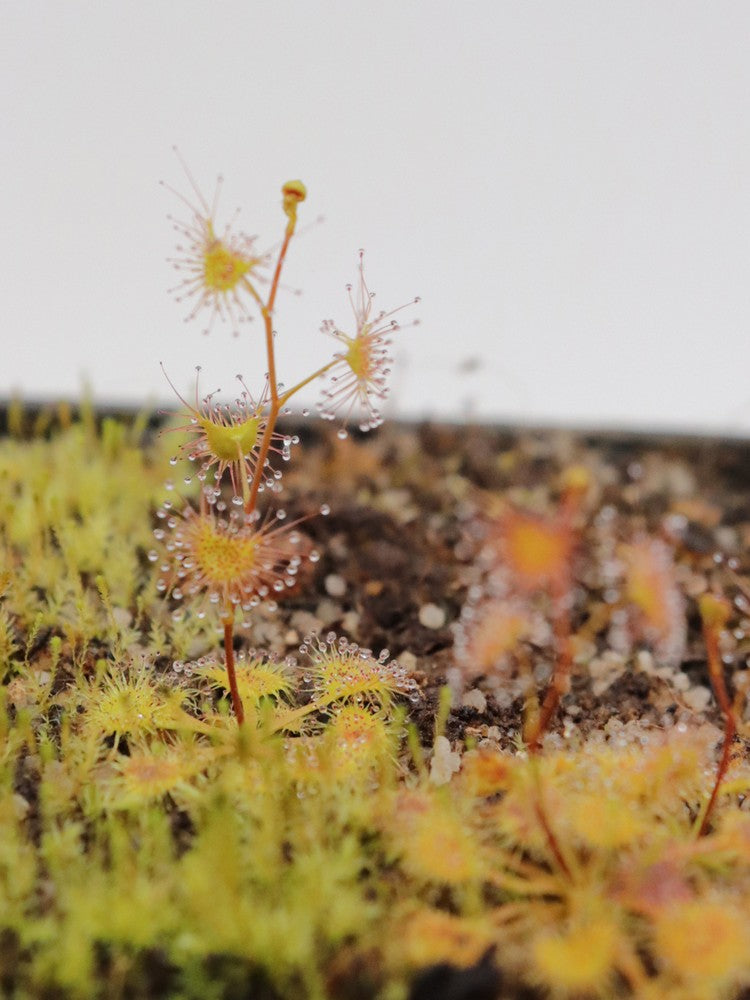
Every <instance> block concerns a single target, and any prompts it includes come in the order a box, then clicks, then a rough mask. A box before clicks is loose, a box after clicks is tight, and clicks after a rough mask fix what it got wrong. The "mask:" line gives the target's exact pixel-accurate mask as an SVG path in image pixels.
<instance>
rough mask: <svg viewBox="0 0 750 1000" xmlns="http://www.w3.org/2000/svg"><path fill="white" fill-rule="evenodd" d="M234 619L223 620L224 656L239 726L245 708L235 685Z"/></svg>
mask: <svg viewBox="0 0 750 1000" xmlns="http://www.w3.org/2000/svg"><path fill="white" fill-rule="evenodd" d="M233 639H234V620H233V619H225V620H224V658H225V662H226V666H227V677H228V678H229V693H230V694H231V696H232V708H233V709H234V714H235V716H236V718H237V722H238V724H239V725H240V726H241V725H242V723H243V722H244V721H245V709H244V708H243V706H242V699H241V698H240V691H239V688H238V687H237V674H236V672H235V669H234V646H233V644H232V643H233Z"/></svg>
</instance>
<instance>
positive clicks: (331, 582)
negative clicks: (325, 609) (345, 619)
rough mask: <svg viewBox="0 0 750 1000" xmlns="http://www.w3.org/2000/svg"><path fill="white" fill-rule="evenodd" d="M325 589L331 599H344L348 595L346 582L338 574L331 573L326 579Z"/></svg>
mask: <svg viewBox="0 0 750 1000" xmlns="http://www.w3.org/2000/svg"><path fill="white" fill-rule="evenodd" d="M325 588H326V593H327V594H328V595H329V597H343V596H344V594H345V593H346V580H345V579H344V578H343V576H339V575H338V573H329V574H328V576H327V577H326V579H325Z"/></svg>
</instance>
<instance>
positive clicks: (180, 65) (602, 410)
mask: <svg viewBox="0 0 750 1000" xmlns="http://www.w3.org/2000/svg"><path fill="white" fill-rule="evenodd" d="M1 8H2V25H3V26H2V36H1V37H0V95H2V96H1V97H0V101H2V140H1V142H2V158H1V160H0V181H1V183H0V192H1V195H0V197H1V199H2V201H1V207H2V226H3V239H2V241H0V255H1V256H0V273H1V274H2V287H3V295H2V327H1V330H2V332H1V333H0V351H1V352H2V354H1V356H2V362H1V364H0V397H7V396H8V395H9V394H10V393H11V392H13V391H20V392H21V393H22V394H23V395H24V396H25V397H26V398H27V399H39V398H50V397H55V398H58V397H60V396H68V397H72V398H77V397H78V396H79V395H80V392H81V389H82V385H83V382H84V380H87V381H88V382H89V383H90V384H91V386H92V387H93V391H94V396H95V399H96V400H97V401H98V402H101V403H110V402H112V403H119V402H128V403H131V404H135V405H141V404H144V403H146V402H149V401H151V402H153V403H154V404H155V405H159V404H162V405H163V404H164V403H168V402H170V401H171V399H172V397H171V392H170V390H169V387H168V386H167V385H166V383H165V381H164V379H163V377H162V374H161V371H160V369H159V365H158V363H159V361H160V360H163V361H164V363H165V365H166V367H167V370H168V371H169V373H170V375H171V377H172V378H173V380H174V381H175V383H176V384H177V385H178V386H179V387H180V388H181V389H184V390H185V391H188V387H189V386H191V384H192V378H193V374H192V373H193V368H194V366H195V365H197V364H200V365H202V366H203V369H204V376H203V383H202V385H203V388H205V389H206V390H209V389H212V388H215V387H216V386H222V387H225V388H226V389H227V390H230V389H232V381H233V376H234V374H235V373H237V372H242V373H243V374H244V375H245V376H246V378H247V380H248V382H249V384H250V385H251V387H253V386H255V385H258V383H259V379H258V376H261V378H262V373H263V371H264V362H263V356H262V352H261V351H260V350H259V343H260V337H259V334H260V326H259V325H257V326H255V327H254V328H253V327H251V328H247V329H246V330H245V331H244V333H243V335H242V337H241V338H240V339H239V340H234V339H233V338H232V337H231V336H230V333H229V330H228V329H227V328H222V327H216V328H215V329H214V331H213V332H212V334H211V336H210V338H206V337H203V336H202V335H201V333H200V325H198V324H192V325H191V324H188V325H185V324H184V323H183V321H182V316H183V314H184V312H185V309H184V307H180V306H178V305H176V304H175V303H174V302H173V301H172V300H170V299H169V297H168V295H167V294H166V289H167V288H168V287H169V285H170V284H171V283H172V282H173V276H172V274H171V272H170V270H169V267H168V265H167V263H166V262H165V258H166V257H167V256H169V255H170V253H171V252H172V238H173V234H172V232H171V230H170V228H169V224H168V223H167V221H166V218H165V217H166V214H167V213H168V212H170V211H175V210H176V209H177V207H178V206H177V205H176V203H175V200H174V199H173V198H171V197H170V195H169V194H168V192H166V191H165V190H164V189H163V188H160V187H159V185H158V181H159V179H162V178H163V179H164V180H166V181H167V182H168V183H170V184H172V185H174V186H175V187H177V188H179V189H180V190H185V191H187V184H186V181H185V178H184V175H183V174H182V172H181V168H180V165H179V163H178V161H177V160H176V158H175V157H174V155H173V153H172V152H171V147H172V145H173V144H177V145H178V146H179V147H180V149H181V150H182V152H183V154H184V156H185V158H186V159H187V161H188V162H189V163H190V166H191V168H192V170H193V172H194V174H195V175H196V177H197V178H198V180H199V183H200V184H201V186H202V188H203V189H204V191H205V193H206V194H207V196H211V195H212V193H213V187H214V182H215V177H216V175H217V174H218V173H219V172H221V173H222V174H223V175H224V176H225V178H226V183H225V186H224V193H223V196H222V203H221V204H222V209H221V211H220V213H219V221H222V220H226V219H228V218H230V217H231V214H232V212H233V211H234V209H235V208H236V207H237V206H238V205H241V206H242V214H241V216H240V225H241V227H242V228H244V229H245V230H246V231H247V232H249V233H253V234H255V233H257V234H258V235H259V243H260V246H263V247H264V246H268V245H271V244H273V243H274V242H275V241H276V240H277V239H278V238H279V236H280V234H281V231H282V227H283V223H284V219H283V216H282V214H281V211H280V208H279V188H280V185H281V184H282V183H283V182H284V181H285V180H287V179H289V178H293V177H300V178H302V179H303V180H304V181H305V183H306V184H307V186H308V190H309V199H308V201H307V203H306V204H305V206H304V207H303V211H302V216H301V217H302V219H303V220H309V221H313V220H314V219H315V218H316V217H317V216H318V215H323V216H324V217H325V221H324V222H323V223H322V224H319V225H316V226H313V227H312V228H310V229H309V230H308V231H307V232H306V233H305V234H304V235H302V236H301V238H299V240H297V241H296V243H295V245H294V246H293V248H292V251H291V253H290V259H289V267H288V270H287V273H286V280H287V283H288V285H289V286H290V289H291V288H300V289H302V291H303V294H302V295H301V296H295V295H294V294H293V293H292V292H291V290H289V291H285V292H284V293H282V295H281V297H280V299H279V304H278V310H277V316H276V327H277V329H278V334H279V337H278V348H279V364H280V368H281V372H282V376H283V377H284V381H286V382H287V384H290V383H291V382H292V381H293V380H297V379H299V378H301V377H303V376H304V375H305V374H307V373H308V372H309V371H310V370H312V369H313V368H315V367H318V366H319V365H320V364H322V363H323V362H324V361H325V360H327V357H328V356H329V354H330V351H331V349H332V346H333V345H332V343H331V342H330V341H327V340H326V339H325V338H324V337H322V336H321V335H320V334H319V332H318V328H319V325H320V321H321V320H322V319H324V318H326V317H329V316H330V317H333V318H335V319H336V320H337V322H338V323H339V325H341V326H342V327H343V328H344V329H346V328H347V324H348V322H349V310H348V305H347V301H346V297H345V292H344V285H345V284H346V282H347V281H351V280H353V279H354V276H355V273H356V272H355V269H356V260H357V257H356V252H357V249H358V248H359V247H364V248H365V250H366V254H367V256H366V261H367V275H368V278H369V281H370V284H371V285H372V287H373V288H374V289H376V291H377V293H378V298H377V301H378V304H379V305H381V306H383V307H384V308H387V307H390V306H395V305H398V304H399V303H401V302H403V301H407V300H409V299H411V298H413V296H414V295H420V296H421V297H422V303H421V305H420V306H419V309H418V311H419V315H420V318H421V326H419V327H418V328H416V329H410V330H404V331H403V333H401V334H400V335H399V339H398V342H397V344H396V345H395V355H396V365H395V370H394V385H393V391H392V396H391V408H390V412H391V413H392V414H395V415H399V414H403V415H409V416H417V415H431V416H439V417H445V418H455V417H461V416H467V415H470V416H476V417H481V418H484V419H497V420H503V421H518V420H522V421H524V422H529V421H530V422H550V421H553V422H557V423H564V424H572V425H582V424H583V425H589V426H591V425H598V426H608V427H613V426H614V427H618V426H619V427H654V428H680V427H681V428H685V429H691V430H693V429H696V430H704V431H730V432H735V433H744V432H747V431H750V377H749V376H750V346H749V345H748V331H749V330H750V282H749V281H748V277H749V265H750V171H749V169H748V168H749V166H750V162H749V161H750V142H749V140H750V116H749V115H748V107H750V61H749V60H748V57H747V53H748V43H749V42H750V5H749V4H747V3H746V2H744V0H742V2H721V0H719V2H711V3H709V2H695V0H679V2H667V0H663V2H658V0H657V2H654V0H647V2H638V0H566V2H562V0H546V2H540V0H513V2H509V0H474V2H472V0H465V2H464V3H460V4H457V3H455V0H450V2H448V0H411V2H410V0H378V2H377V3H369V2H368V3H365V2H357V0H315V2H312V0H311V2H304V0H298V2H292V0H275V2H274V3H267V2H263V3H261V2H256V0H244V2H239V0H228V2H221V0H212V2H197V0H180V3H179V4H175V3H173V2H169V0H149V2H143V0H131V2H129V3H127V4H125V3H122V2H120V0H117V2H115V0H97V2H71V0H68V2H60V0H3V2H2V4H1ZM315 398H316V393H312V394H311V395H310V396H308V397H307V400H306V401H307V402H310V401H314V399H315Z"/></svg>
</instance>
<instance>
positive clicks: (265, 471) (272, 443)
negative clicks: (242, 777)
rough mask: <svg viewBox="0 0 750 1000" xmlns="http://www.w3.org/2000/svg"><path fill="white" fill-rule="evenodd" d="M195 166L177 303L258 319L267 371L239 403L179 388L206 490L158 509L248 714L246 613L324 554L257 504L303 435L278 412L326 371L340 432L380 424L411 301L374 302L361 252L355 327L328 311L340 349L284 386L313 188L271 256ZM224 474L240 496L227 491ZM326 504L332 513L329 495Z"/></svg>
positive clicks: (290, 191)
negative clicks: (213, 623)
mask: <svg viewBox="0 0 750 1000" xmlns="http://www.w3.org/2000/svg"><path fill="white" fill-rule="evenodd" d="M185 173H186V175H187V178H188V180H189V182H190V186H191V188H192V198H193V199H194V200H190V198H185V197H184V196H182V195H180V194H177V192H173V193H174V194H176V195H177V197H178V198H179V199H180V201H181V202H182V206H183V208H184V209H185V210H186V211H187V212H188V213H189V214H188V218H187V219H185V220H182V219H177V218H172V222H173V225H174V228H175V230H176V231H177V233H178V234H179V236H180V240H181V242H180V244H179V245H178V247H177V256H176V257H174V258H172V264H173V266H174V268H175V269H176V271H177V273H178V275H179V277H180V280H179V281H178V284H177V285H176V286H175V288H174V289H173V292H174V293H175V295H176V298H177V300H178V301H179V302H182V301H183V300H184V301H185V302H186V303H187V304H188V308H189V310H190V311H189V313H188V315H187V317H186V318H187V319H191V320H192V319H195V320H198V319H205V322H206V325H205V327H204V333H206V334H208V333H209V332H210V331H211V329H212V327H213V326H214V324H215V322H216V321H219V322H223V321H226V322H227V323H228V324H229V325H230V327H231V329H232V333H233V334H234V335H236V336H239V333H240V328H241V327H242V325H243V324H244V323H245V322H247V321H249V320H251V319H253V318H254V317H257V318H259V319H260V320H261V324H262V334H261V335H262V336H263V337H264V340H265V348H266V360H267V370H266V372H265V375H264V377H263V381H262V383H261V384H260V386H258V388H257V389H256V391H255V394H253V392H252V391H251V390H250V389H249V388H248V387H247V386H246V385H245V382H244V381H243V379H242V377H241V376H238V379H239V382H240V386H241V390H242V391H241V394H240V396H239V397H238V398H237V399H236V400H235V402H234V403H220V402H215V401H214V399H213V397H212V395H208V396H206V397H204V398H203V399H202V400H201V399H200V398H199V394H198V385H197V381H196V398H195V402H194V404H192V405H191V404H190V403H188V402H186V401H185V400H184V399H183V398H182V397H181V396H180V397H179V398H180V401H181V402H182V404H183V406H184V407H185V417H186V418H187V421H188V422H187V424H186V425H184V426H183V428H182V430H183V431H185V432H186V433H187V436H188V440H187V442H185V443H183V444H182V445H181V450H182V452H183V453H184V454H185V455H186V456H187V458H188V459H189V460H190V461H192V462H195V463H196V464H197V466H198V470H197V473H196V475H197V478H198V479H199V480H200V481H201V483H202V489H201V493H200V506H199V508H198V509H197V510H196V509H195V508H194V507H192V506H191V505H190V504H189V503H187V502H186V503H185V504H184V506H183V507H182V508H181V509H179V510H175V507H174V505H173V503H172V501H171V500H168V501H166V502H165V504H164V506H163V508H162V510H161V511H160V512H159V517H160V518H161V520H162V521H163V522H164V525H165V526H164V527H159V528H157V529H156V532H155V534H156V538H157V540H158V541H159V542H162V543H164V546H165V549H166V555H167V558H166V561H165V562H164V563H163V564H162V570H163V573H164V575H163V577H162V579H161V580H160V584H159V586H160V589H161V590H162V591H163V592H165V593H168V594H169V595H170V596H171V597H172V599H174V600H176V601H189V602H196V601H199V600H200V599H201V598H204V599H205V600H207V602H208V604H209V605H211V606H213V607H214V608H215V611H216V614H217V615H218V617H219V619H220V621H221V625H222V628H223V633H224V657H225V665H226V671H227V677H228V681H229V689H230V692H231V698H232V706H233V709H234V713H235V715H236V717H237V720H238V722H240V723H242V722H243V721H244V708H243V703H242V697H241V694H240V691H239V688H238V685H237V678H236V671H235V666H234V649H233V642H234V630H235V625H236V621H237V617H238V614H246V613H249V612H251V611H252V609H253V608H255V607H257V606H258V604H260V603H261V602H265V604H266V605H267V606H270V607H271V609H273V608H274V606H275V604H276V602H277V601H278V599H279V598H280V597H281V596H282V595H283V594H284V592H285V591H286V590H288V589H290V588H293V587H294V586H295V583H296V579H297V574H298V571H299V569H300V564H301V563H302V561H303V559H309V560H310V561H317V559H318V558H319V555H318V553H317V551H316V550H315V549H312V550H306V549H305V547H304V546H303V545H302V544H301V543H302V535H301V533H300V530H299V523H300V522H299V521H292V522H289V521H287V520H286V514H285V511H284V510H283V508H277V509H276V511H275V513H274V514H272V513H270V511H269V510H266V511H265V512H264V513H261V511H260V510H259V507H258V500H259V496H260V494H261V493H262V492H263V491H264V490H268V491H270V492H272V493H274V492H278V490H279V487H280V479H281V475H282V473H281V468H280V467H279V465H278V464H277V460H278V459H280V460H281V462H282V463H283V462H285V461H288V460H289V458H290V452H291V447H292V445H294V444H297V443H298V440H297V438H296V437H294V436H291V435H284V434H280V433H279V432H278V431H277V429H276V427H277V422H278V419H279V416H280V415H281V414H283V413H288V412H290V411H289V409H288V404H289V403H290V402H291V400H293V398H294V396H295V395H296V394H297V393H298V392H299V391H300V390H301V389H303V388H305V387H306V386H308V385H309V384H310V383H312V382H315V381H317V380H321V381H324V382H325V385H324V388H323V390H322V397H321V402H320V404H319V410H320V415H321V416H322V417H323V418H324V419H326V420H337V419H338V420H339V421H340V423H341V426H340V429H339V431H338V433H339V435H340V436H342V437H345V436H346V434H347V430H346V425H347V424H348V423H349V422H351V421H355V422H356V423H357V425H358V426H359V428H360V430H362V431H367V430H371V429H372V428H375V427H377V426H379V424H380V423H381V422H382V414H381V405H382V402H383V401H384V399H385V398H386V395H387V391H388V390H387V377H388V374H389V365H390V364H391V358H390V354H389V348H390V343H391V340H390V338H391V336H392V334H393V333H394V332H395V331H396V330H397V329H398V327H399V322H398V320H397V319H396V318H395V317H396V314H397V313H399V312H400V311H401V309H403V308H404V307H403V306H401V307H399V308H397V309H392V310H390V311H386V310H379V311H378V310H376V308H375V306H374V302H373V300H374V293H373V292H371V291H370V289H369V287H368V285H367V282H366V280H365V274H364V254H363V252H362V251H360V253H359V266H358V275H357V281H356V286H352V285H348V286H347V291H348V294H349V301H350V304H351V311H352V314H353V316H352V319H351V326H350V327H349V328H348V330H343V329H341V328H340V327H339V326H338V325H337V324H336V323H335V322H334V321H333V320H330V319H328V320H325V321H324V322H323V324H322V327H321V330H322V332H323V333H325V334H326V335H328V336H329V337H331V338H333V339H334V340H335V341H336V342H337V347H338V349H337V350H336V352H335V353H334V355H333V357H332V358H331V359H330V360H329V361H327V362H326V363H325V364H323V365H322V366H321V367H320V368H318V369H317V370H316V371H314V372H313V373H312V374H309V375H307V376H306V377H304V378H303V379H302V380H301V381H299V382H297V383H296V384H295V385H293V386H292V387H291V388H290V389H286V388H283V386H282V383H281V381H280V379H279V374H278V366H277V358H276V339H277V331H276V330H275V326H274V311H275V305H276V300H277V295H278V293H279V288H280V280H281V276H282V272H283V269H284V263H285V260H286V257H287V253H288V251H289V247H290V244H291V243H292V240H293V237H294V235H295V231H296V229H297V215H298V210H299V206H300V205H301V204H302V203H303V202H304V201H305V199H306V197H307V191H306V188H305V185H304V184H303V183H302V181H299V180H292V181H287V182H286V183H285V184H284V185H283V187H282V189H281V194H282V202H281V205H282V209H283V213H284V216H285V217H286V224H285V227H284V232H283V237H282V240H281V243H280V244H279V249H278V251H276V252H267V253H266V252H259V251H257V250H256V248H255V240H254V239H252V238H250V237H248V236H246V235H244V234H243V233H237V232H234V231H233V230H232V227H231V225H227V226H226V227H225V228H224V229H223V230H221V232H219V229H218V224H217V219H216V214H217V211H218V195H219V191H220V188H221V180H219V183H218V184H217V188H216V196H215V198H214V201H213V204H211V205H209V204H208V202H207V201H206V200H205V198H204V197H203V195H202V194H201V192H200V190H199V188H198V186H197V184H196V183H195V181H194V180H193V178H192V175H191V174H190V171H189V170H188V169H187V167H185ZM170 218H171V217H170ZM418 301H419V300H418V299H415V300H414V303H416V302H418ZM173 461H174V462H176V458H175V459H173ZM224 480H228V486H229V493H230V494H231V495H230V496H228V497H227V498H226V499H225V498H224V489H223V487H224ZM320 513H321V515H325V514H327V513H328V506H327V505H326V504H324V505H322V506H321V508H320ZM156 555H157V557H158V553H157V554H156Z"/></svg>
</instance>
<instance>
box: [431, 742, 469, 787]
mask: <svg viewBox="0 0 750 1000" xmlns="http://www.w3.org/2000/svg"><path fill="white" fill-rule="evenodd" d="M460 767H461V755H460V754H457V753H456V752H455V751H453V750H451V745H450V742H449V741H448V739H447V737H445V736H438V738H437V739H436V740H435V750H434V753H433V755H432V760H431V761H430V782H431V783H432V784H433V785H447V784H448V782H449V781H450V780H451V778H452V777H453V775H454V774H455V773H456V771H458V770H459V768H460Z"/></svg>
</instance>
